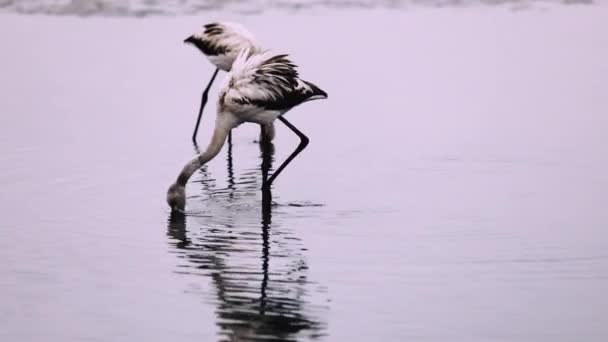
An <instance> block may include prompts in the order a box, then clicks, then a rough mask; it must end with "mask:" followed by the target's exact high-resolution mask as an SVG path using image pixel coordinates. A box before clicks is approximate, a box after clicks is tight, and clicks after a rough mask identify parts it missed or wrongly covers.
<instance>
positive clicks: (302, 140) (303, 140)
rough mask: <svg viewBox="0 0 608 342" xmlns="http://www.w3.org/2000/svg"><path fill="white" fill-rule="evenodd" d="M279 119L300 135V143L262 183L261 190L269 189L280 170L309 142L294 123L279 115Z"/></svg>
mask: <svg viewBox="0 0 608 342" xmlns="http://www.w3.org/2000/svg"><path fill="white" fill-rule="evenodd" d="M279 120H281V122H283V123H284V124H285V126H287V127H289V129H291V130H292V131H293V132H294V133H295V134H297V135H298V136H299V137H300V144H299V145H298V147H297V148H296V150H295V151H293V153H292V154H291V155H290V156H289V157H287V159H286V160H285V161H284V162H283V164H281V166H279V168H278V169H277V170H276V171H275V172H274V173H273V174H272V176H270V178H269V179H268V180H267V181H266V182H264V183H263V184H262V190H268V189H270V185H271V184H272V182H273V181H274V180H275V178H277V176H278V175H279V174H280V173H281V171H283V169H284V168H285V167H286V166H287V165H288V164H289V163H290V162H291V161H292V160H293V159H294V158H295V157H296V156H297V155H298V154H300V152H302V151H303V150H304V149H305V148H306V145H308V142H309V140H308V137H306V136H305V135H304V133H302V132H300V131H299V130H298V129H297V128H296V127H295V126H294V125H292V124H291V123H289V121H287V120H286V119H285V118H284V117H283V116H279Z"/></svg>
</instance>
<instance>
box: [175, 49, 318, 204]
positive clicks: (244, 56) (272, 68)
mask: <svg viewBox="0 0 608 342" xmlns="http://www.w3.org/2000/svg"><path fill="white" fill-rule="evenodd" d="M326 98H327V93H326V92H325V91H323V90H322V89H321V88H319V87H317V86H316V85H314V84H312V83H311V82H308V81H305V80H302V79H301V78H300V77H299V75H298V71H297V69H296V65H295V64H294V63H292V62H291V60H289V59H288V57H287V55H280V54H274V53H272V52H271V51H264V52H260V53H254V54H251V53H250V51H249V50H248V49H246V50H243V51H241V52H240V53H239V55H238V57H237V58H236V59H235V61H234V63H233V65H232V68H231V70H230V72H229V73H228V75H227V76H226V78H225V80H224V84H223V86H222V88H221V90H220V93H219V99H218V105H217V110H218V112H217V118H216V121H215V129H214V131H213V136H212V138H211V142H210V143H209V146H208V147H207V149H206V150H205V152H203V153H201V154H199V155H197V156H196V157H195V158H194V159H192V160H191V161H190V162H189V163H188V164H186V166H185V167H184V168H183V170H182V172H181V173H180V174H179V176H178V178H177V180H176V182H175V183H174V184H173V185H171V187H170V188H169V191H168V192H167V203H168V204H169V206H170V207H171V208H172V209H174V210H183V209H184V207H185V202H186V199H185V198H186V194H185V186H186V183H187V182H188V179H189V178H190V177H191V176H192V174H193V173H194V172H195V171H196V170H198V169H199V168H200V167H201V166H202V165H204V164H205V163H207V162H208V161H209V160H211V159H213V158H214V157H215V156H216V155H217V154H218V153H219V151H220V150H221V148H222V146H223V145H224V142H225V140H226V137H227V136H228V133H229V132H230V131H231V130H232V129H233V128H235V127H237V126H239V125H241V124H243V123H245V122H252V123H257V124H260V125H270V124H272V123H273V122H274V121H275V120H277V119H278V120H280V121H281V122H283V123H284V124H285V125H286V126H287V127H288V128H290V129H291V130H292V131H293V132H294V133H296V134H297V135H298V136H299V137H300V139H301V142H300V145H299V146H298V148H297V149H296V151H295V152H294V153H292V155H291V156H289V158H287V160H286V161H285V162H284V163H283V164H282V165H281V166H279V168H277V170H276V171H275V173H274V174H273V175H272V177H270V178H269V179H268V181H267V182H266V183H265V184H264V187H265V188H266V189H269V187H270V184H271V183H272V181H273V180H274V179H275V178H276V176H278V175H279V173H280V172H281V171H282V170H283V169H284V168H285V166H287V164H289V162H291V160H293V158H294V157H295V156H296V155H297V154H298V153H300V152H301V151H302V150H303V149H304V148H305V147H306V145H307V144H308V138H307V137H306V136H305V135H304V134H302V133H301V132H300V131H299V130H298V129H297V128H295V127H294V126H293V125H292V124H291V123H289V122H288V121H287V120H286V119H285V118H284V117H283V115H284V114H285V113H287V112H288V111H289V110H291V109H292V108H294V107H296V106H298V105H300V104H302V103H304V102H308V101H312V100H317V99H326Z"/></svg>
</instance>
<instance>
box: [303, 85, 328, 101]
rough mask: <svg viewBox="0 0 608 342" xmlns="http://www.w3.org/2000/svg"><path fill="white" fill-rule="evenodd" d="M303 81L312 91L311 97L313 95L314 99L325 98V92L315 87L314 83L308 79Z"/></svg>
mask: <svg viewBox="0 0 608 342" xmlns="http://www.w3.org/2000/svg"><path fill="white" fill-rule="evenodd" d="M304 83H306V85H307V86H309V87H310V90H311V91H312V96H311V97H314V98H315V99H326V98H327V93H326V92H325V91H324V90H323V89H321V88H319V87H317V86H316V85H314V84H313V83H311V82H308V81H304Z"/></svg>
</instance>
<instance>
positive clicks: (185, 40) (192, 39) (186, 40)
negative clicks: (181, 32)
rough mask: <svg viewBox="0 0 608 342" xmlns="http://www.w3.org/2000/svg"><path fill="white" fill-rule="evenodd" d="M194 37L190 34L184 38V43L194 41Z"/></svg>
mask: <svg viewBox="0 0 608 342" xmlns="http://www.w3.org/2000/svg"><path fill="white" fill-rule="evenodd" d="M195 40H196V39H195V38H194V36H190V37H188V38H186V39H184V43H194V41H195Z"/></svg>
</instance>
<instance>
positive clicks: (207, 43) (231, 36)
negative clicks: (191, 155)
mask: <svg viewBox="0 0 608 342" xmlns="http://www.w3.org/2000/svg"><path fill="white" fill-rule="evenodd" d="M184 42H185V43H190V44H192V45H194V46H196V47H197V48H198V49H199V50H200V51H201V52H202V53H203V54H204V55H205V56H207V58H208V59H209V61H210V62H211V64H213V65H215V67H216V69H215V72H214V73H213V76H211V80H210V81H209V83H208V84H207V87H206V88H205V90H204V91H203V95H202V98H201V106H200V109H199V111H198V118H197V119H196V126H194V133H192V142H193V143H194V144H195V145H197V143H196V136H197V134H198V127H199V125H200V123H201V117H202V116H203V109H204V108H205V104H206V103H207V98H208V95H209V89H210V88H211V84H213V81H214V80H215V77H216V76H217V73H218V72H219V71H220V69H221V70H224V71H230V68H231V67H232V63H233V62H234V59H235V58H236V57H237V56H238V54H239V52H240V51H242V50H244V49H249V50H250V52H251V53H252V54H253V53H257V52H260V51H261V49H262V48H261V47H260V45H259V44H258V43H257V42H256V41H255V39H254V37H253V35H252V34H251V32H249V31H248V30H247V29H245V27H243V26H242V25H239V24H236V23H231V22H214V23H209V24H206V25H204V26H203V30H202V31H201V32H199V33H195V34H193V35H191V36H190V37H188V38H186V39H185V40H184ZM229 134H230V133H229ZM264 136H266V137H267V138H268V139H270V140H272V139H273V138H274V126H273V125H272V124H270V125H268V126H266V127H264V126H261V127H260V140H262V139H263V138H264Z"/></svg>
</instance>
